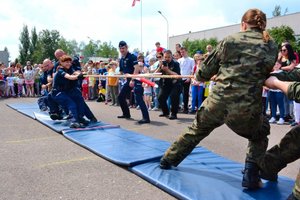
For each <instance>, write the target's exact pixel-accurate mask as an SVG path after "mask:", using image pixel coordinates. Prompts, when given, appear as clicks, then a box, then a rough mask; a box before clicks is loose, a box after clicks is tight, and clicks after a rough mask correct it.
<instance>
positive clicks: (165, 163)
mask: <svg viewBox="0 0 300 200" xmlns="http://www.w3.org/2000/svg"><path fill="white" fill-rule="evenodd" d="M159 167H160V168H161V169H171V167H172V165H171V164H170V163H169V162H168V161H167V160H166V159H164V158H163V157H162V158H161V159H160V164H159Z"/></svg>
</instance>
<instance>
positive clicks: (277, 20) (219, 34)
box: [169, 12, 300, 51]
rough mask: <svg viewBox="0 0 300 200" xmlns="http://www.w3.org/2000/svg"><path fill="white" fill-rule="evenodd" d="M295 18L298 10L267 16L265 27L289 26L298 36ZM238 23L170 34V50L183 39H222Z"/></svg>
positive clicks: (299, 30) (299, 27) (238, 27)
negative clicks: (175, 34) (281, 14)
mask: <svg viewBox="0 0 300 200" xmlns="http://www.w3.org/2000/svg"><path fill="white" fill-rule="evenodd" d="M297 19H300V12H297V13H293V14H288V15H283V16H278V17H273V18H269V19H268V20H267V29H269V28H272V27H279V26H282V25H284V26H289V27H291V28H292V29H293V30H294V33H295V37H300V26H299V24H298V23H299V22H298V21H297ZM240 26H241V25H240V24H234V25H229V26H223V27H218V28H213V29H208V30H203V31H197V32H193V33H187V34H182V35H177V36H172V37H170V38H169V41H170V49H171V50H172V51H174V50H175V45H176V44H177V43H179V44H182V42H183V41H185V40H186V39H189V40H190V41H193V40H202V39H209V38H217V40H218V41H220V40H222V39H223V38H224V37H226V36H228V35H230V34H233V33H236V32H238V31H239V30H240Z"/></svg>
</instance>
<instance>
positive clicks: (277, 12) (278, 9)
mask: <svg viewBox="0 0 300 200" xmlns="http://www.w3.org/2000/svg"><path fill="white" fill-rule="evenodd" d="M272 15H273V17H278V16H281V7H280V6H279V5H276V6H275V8H274V10H273V11H272Z"/></svg>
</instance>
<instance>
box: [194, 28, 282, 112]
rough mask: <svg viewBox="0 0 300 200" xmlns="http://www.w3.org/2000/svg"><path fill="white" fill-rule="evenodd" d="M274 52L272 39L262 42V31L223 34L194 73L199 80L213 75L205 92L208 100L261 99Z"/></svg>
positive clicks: (238, 100) (239, 100)
mask: <svg viewBox="0 0 300 200" xmlns="http://www.w3.org/2000/svg"><path fill="white" fill-rule="evenodd" d="M277 54H278V49H277V46H276V44H275V43H274V41H273V40H269V41H268V42H267V43H265V42H264V41H263V39H262V32H260V31H257V30H253V29H251V30H250V29H249V30H247V31H244V32H238V33H236V34H233V35H230V36H228V37H226V38H225V39H224V40H223V41H221V42H220V43H219V44H218V46H217V47H216V49H215V50H214V51H213V52H212V53H211V54H210V55H209V56H208V57H207V58H206V59H205V61H204V62H203V63H202V65H201V67H200V69H198V71H197V73H196V79H197V80H199V81H206V80H209V79H210V78H211V77H212V76H213V75H216V79H215V82H216V85H215V86H214V87H213V89H212V92H211V93H210V94H209V97H210V100H212V101H215V102H216V101H223V100H226V101H228V102H232V103H240V102H246V105H245V106H249V105H253V103H259V102H261V95H262V86H263V84H264V81H265V79H266V78H267V77H268V76H269V74H270V72H271V70H272V68H273V66H274V64H275V61H276V58H277Z"/></svg>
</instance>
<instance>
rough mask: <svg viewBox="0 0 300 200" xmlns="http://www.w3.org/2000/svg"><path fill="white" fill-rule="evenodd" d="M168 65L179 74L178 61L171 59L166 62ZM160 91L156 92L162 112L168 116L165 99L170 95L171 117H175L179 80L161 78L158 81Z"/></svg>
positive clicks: (177, 104) (179, 89) (179, 86)
mask: <svg viewBox="0 0 300 200" xmlns="http://www.w3.org/2000/svg"><path fill="white" fill-rule="evenodd" d="M168 67H169V69H170V70H171V71H173V72H176V73H177V74H178V75H180V66H179V63H178V62H176V61H174V60H172V61H171V62H170V63H168ZM162 74H165V72H162ZM159 86H160V91H159V94H158V101H159V105H160V106H161V110H162V114H163V115H164V116H168V115H169V114H170V111H169V108H168V105H167V99H168V98H169V96H170V99H171V118H170V119H174V118H177V113H178V106H179V95H180V92H181V80H180V79H171V78H161V79H160V82H159Z"/></svg>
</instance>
